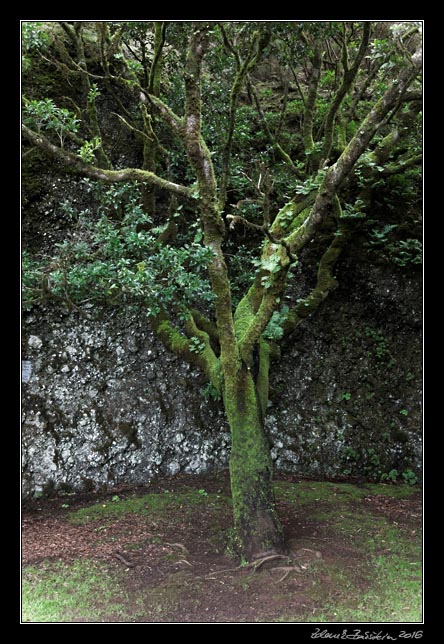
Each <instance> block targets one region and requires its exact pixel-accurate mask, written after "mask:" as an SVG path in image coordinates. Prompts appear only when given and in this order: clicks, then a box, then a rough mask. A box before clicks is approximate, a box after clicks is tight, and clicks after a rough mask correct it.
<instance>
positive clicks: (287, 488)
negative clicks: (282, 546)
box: [274, 481, 418, 505]
mask: <svg viewBox="0 0 444 644" xmlns="http://www.w3.org/2000/svg"><path fill="white" fill-rule="evenodd" d="M274 489H275V493H276V497H277V499H278V500H281V501H288V502H295V503H298V504H299V505H305V504H307V503H314V502H316V501H327V502H331V503H335V504H336V503H338V502H342V501H344V502H348V501H350V500H353V499H363V498H364V497H366V496H373V495H377V494H382V495H384V496H389V497H392V498H396V499H399V498H406V497H408V496H410V495H412V494H415V493H417V492H418V487H416V486H412V485H407V484H404V483H403V484H399V485H390V484H386V483H366V484H365V486H363V487H358V486H356V485H353V484H352V483H324V482H316V481H302V482H301V483H291V482H289V481H277V482H276V483H275V484H274Z"/></svg>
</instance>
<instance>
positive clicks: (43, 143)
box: [22, 124, 192, 199]
mask: <svg viewBox="0 0 444 644" xmlns="http://www.w3.org/2000/svg"><path fill="white" fill-rule="evenodd" d="M22 134H23V136H24V137H25V138H26V139H27V140H28V141H29V142H30V143H31V144H32V145H34V146H36V147H38V148H40V149H41V150H42V151H43V152H45V153H46V154H47V155H48V156H50V157H52V158H53V159H56V160H57V161H59V162H60V163H61V164H62V166H63V167H65V168H70V169H72V170H73V171H74V172H76V173H77V174H80V175H82V176H84V177H90V178H91V179H98V180H100V181H105V182H106V183H118V182H123V181H137V182H139V183H148V184H151V185H154V186H157V187H158V188H161V189H162V190H167V191H168V192H172V193H173V194H176V195H178V196H180V197H186V198H188V199H190V198H191V197H192V191H191V189H190V188H187V187H186V186H182V185H180V184H177V183H173V182H172V181H167V180H166V179H162V178H161V177H158V176H157V175H156V174H154V173H153V172H148V171H146V170H140V169H138V168H125V169H123V170H105V169H103V168H97V167H96V166H93V165H89V164H88V163H85V162H84V161H82V159H81V158H80V157H78V156H77V155H75V154H72V153H71V152H67V151H66V150H62V148H59V147H58V146H56V145H54V144H52V143H51V142H50V141H49V140H48V139H47V138H46V137H45V136H43V135H42V134H37V133H36V132H33V131H32V130H30V129H29V128H28V127H27V126H26V125H24V124H23V125H22Z"/></svg>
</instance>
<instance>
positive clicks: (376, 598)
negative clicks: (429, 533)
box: [284, 508, 422, 623]
mask: <svg viewBox="0 0 444 644" xmlns="http://www.w3.org/2000/svg"><path fill="white" fill-rule="evenodd" d="M315 516H316V518H317V519H319V518H320V516H319V515H317V514H316V515H315ZM321 516H322V520H323V521H325V532H324V534H329V535H330V539H329V541H326V543H327V545H326V546H325V548H326V549H327V551H328V543H329V542H330V543H335V545H336V544H338V543H339V544H342V545H344V544H345V546H346V547H348V555H349V557H348V561H347V560H344V563H342V562H341V560H340V559H338V558H336V559H335V561H334V563H326V562H323V564H322V565H321V566H320V567H319V568H318V571H317V573H318V574H315V575H314V577H313V586H312V588H311V590H310V596H311V599H312V600H313V603H314V604H315V606H317V607H316V608H314V609H313V610H312V611H310V612H309V613H306V614H304V615H303V616H302V617H301V616H299V615H298V617H297V620H292V619H288V620H287V621H307V622H320V623H322V622H348V623H350V622H382V623H386V622H421V620H422V540H421V534H420V531H418V532H416V531H413V532H412V531H410V530H406V529H405V528H401V527H399V526H397V525H395V524H393V523H391V522H390V521H389V520H387V519H386V518H385V517H382V516H375V515H374V514H372V513H371V511H365V510H357V511H355V512H351V511H348V512H344V511H341V510H340V509H339V511H338V510H336V511H335V508H330V512H325V513H322V515H321ZM353 552H354V553H355V555H353ZM350 560H352V561H353V564H351V563H350ZM326 580H328V583H326ZM284 621H285V620H284Z"/></svg>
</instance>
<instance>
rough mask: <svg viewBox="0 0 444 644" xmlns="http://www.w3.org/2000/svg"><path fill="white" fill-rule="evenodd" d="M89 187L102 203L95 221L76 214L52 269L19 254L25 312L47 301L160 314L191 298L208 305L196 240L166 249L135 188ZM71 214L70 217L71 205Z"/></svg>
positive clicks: (206, 252)
mask: <svg viewBox="0 0 444 644" xmlns="http://www.w3.org/2000/svg"><path fill="white" fill-rule="evenodd" d="M89 185H90V188H91V192H92V193H93V194H94V195H95V197H96V198H99V199H100V202H99V206H98V208H97V211H96V215H95V216H92V213H91V212H88V211H83V212H82V213H80V214H78V215H77V224H76V227H75V230H74V231H73V232H72V234H71V235H70V237H69V238H68V239H66V240H65V241H64V242H62V243H60V244H57V245H56V254H55V255H54V256H53V257H52V259H51V261H50V262H49V263H48V262H45V260H44V259H43V258H37V257H32V256H30V255H29V254H27V253H25V254H24V257H23V276H24V278H23V303H24V305H25V306H29V305H31V304H32V303H34V302H36V301H39V300H41V299H44V298H45V297H47V296H49V295H52V296H54V297H56V298H58V299H61V300H65V301H67V302H68V303H71V304H72V303H73V302H77V303H82V302H91V301H93V302H102V303H106V304H116V303H118V302H122V301H123V302H126V303H129V304H137V305H139V306H142V307H143V308H145V310H146V312H147V314H148V315H157V314H158V313H159V312H160V310H161V308H163V307H168V308H171V309H172V310H175V311H176V313H177V314H180V313H181V312H182V314H183V311H184V310H185V307H186V306H190V305H191V304H193V303H194V302H195V301H196V299H197V300H199V301H203V302H206V303H209V302H211V301H212V293H211V290H210V288H209V284H208V281H207V280H206V279H205V277H204V275H205V272H206V267H207V265H208V263H209V262H210V261H211V259H212V256H213V254H212V252H211V250H210V249H208V248H206V247H205V246H203V245H202V244H201V243H199V242H197V241H194V240H189V241H188V242H187V241H185V240H184V242H183V243H182V244H181V245H179V246H172V245H168V244H163V243H162V241H161V240H160V239H159V237H160V235H161V233H162V231H163V229H164V227H162V226H161V227H157V226H154V225H153V223H152V221H151V219H150V217H149V216H148V215H146V214H145V213H144V212H143V210H142V207H141V204H140V194H139V190H138V188H137V187H136V186H135V185H134V184H118V185H117V186H115V187H114V186H113V187H112V188H110V189H105V188H104V187H103V186H102V185H100V184H94V183H93V184H89ZM66 209H67V206H66V204H65V210H66ZM68 211H69V212H70V214H71V216H73V212H72V207H71V208H70V207H68ZM105 213H108V214H105ZM116 218H118V219H117V220H116ZM119 219H120V220H119Z"/></svg>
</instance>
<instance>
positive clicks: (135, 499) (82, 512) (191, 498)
mask: <svg viewBox="0 0 444 644" xmlns="http://www.w3.org/2000/svg"><path fill="white" fill-rule="evenodd" d="M227 502H228V499H227V498H226V497H224V496H222V495H220V494H208V493H207V492H205V490H203V489H202V490H193V491H190V492H175V493H172V492H163V493H159V494H145V495H144V496H132V497H130V498H128V499H122V500H120V499H119V500H115V501H113V500H110V501H104V502H98V503H96V504H94V505H90V506H88V507H85V508H80V509H79V510H75V511H73V512H71V513H69V515H68V518H69V520H70V521H71V522H72V523H76V524H82V523H87V522H88V521H95V520H97V519H103V518H105V517H118V516H120V515H123V514H128V513H135V514H147V515H155V516H162V515H165V514H166V513H167V512H168V511H169V510H171V509H175V510H181V511H184V512H187V511H190V510H192V509H193V508H196V507H198V506H202V505H207V506H212V507H213V508H215V507H222V506H224V505H225V504H226V503H227Z"/></svg>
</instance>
